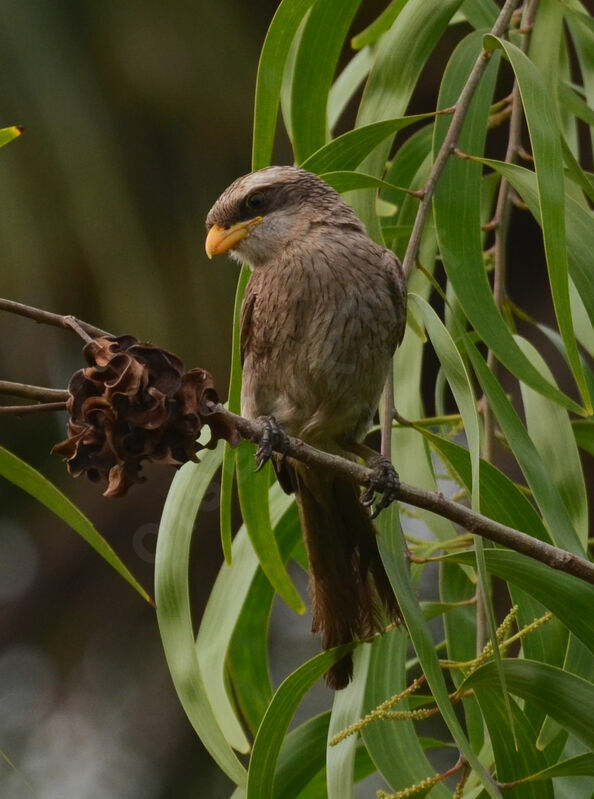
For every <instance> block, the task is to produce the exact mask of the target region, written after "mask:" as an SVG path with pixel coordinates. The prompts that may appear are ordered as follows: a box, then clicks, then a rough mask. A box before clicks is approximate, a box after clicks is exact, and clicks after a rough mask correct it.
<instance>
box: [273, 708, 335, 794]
mask: <svg viewBox="0 0 594 799" xmlns="http://www.w3.org/2000/svg"><path fill="white" fill-rule="evenodd" d="M329 724H330V711H326V713H320V715H319V716H314V717H313V718H311V719H308V720H307V721H306V722H304V723H303V724H301V725H300V726H299V727H297V728H296V729H294V730H292V731H291V732H290V733H289V734H288V735H287V737H286V738H285V740H284V741H283V744H282V747H281V750H280V754H279V757H278V766H277V770H276V776H275V779H274V799H294V797H295V796H297V795H298V794H299V792H300V791H301V790H302V789H303V788H305V786H306V785H307V784H308V783H309V782H310V780H312V779H313V778H314V777H315V776H316V774H317V773H318V772H319V771H320V770H321V769H322V768H323V767H324V760H325V755H326V740H327V738H328V725H329Z"/></svg>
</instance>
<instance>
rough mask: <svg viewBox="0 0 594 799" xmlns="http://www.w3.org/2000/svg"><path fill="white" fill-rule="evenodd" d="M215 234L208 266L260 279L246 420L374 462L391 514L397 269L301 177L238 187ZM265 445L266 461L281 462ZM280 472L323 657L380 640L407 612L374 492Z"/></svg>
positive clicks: (331, 675) (287, 171) (255, 282)
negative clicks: (230, 266) (376, 420)
mask: <svg viewBox="0 0 594 799" xmlns="http://www.w3.org/2000/svg"><path fill="white" fill-rule="evenodd" d="M206 227H207V230H208V235H207V239H206V252H207V254H208V256H209V257H212V256H213V255H216V254H219V253H223V252H226V251H229V252H230V254H231V255H232V256H233V257H234V258H235V259H236V260H238V261H241V262H245V263H247V264H249V266H250V267H251V268H252V275H251V278H250V282H249V284H248V287H247V290H246V293H245V297H244V300H243V306H242V312H241V356H242V362H243V386H242V394H241V412H242V415H243V416H245V417H247V418H251V419H255V418H257V417H261V416H265V417H267V418H268V419H269V425H270V429H269V432H270V434H271V436H272V438H274V437H275V436H276V437H278V436H279V435H281V436H282V431H285V433H286V434H289V435H292V436H297V437H299V438H301V439H302V440H304V441H306V442H307V443H308V444H311V445H312V446H315V447H318V448H319V449H323V450H326V451H327V452H332V453H335V454H339V455H342V456H344V457H347V458H351V459H355V458H357V457H363V458H364V459H365V460H366V462H367V463H368V465H370V466H374V467H375V468H376V469H377V470H378V471H377V473H378V485H382V486H383V489H385V488H386V485H387V493H386V494H384V498H383V500H382V501H380V506H382V505H385V504H387V502H388V500H389V499H390V498H391V497H390V487H394V485H396V484H397V479H398V477H397V475H396V473H395V472H394V470H393V467H392V466H391V464H389V462H388V461H386V460H382V459H381V458H380V456H378V455H377V453H375V452H374V451H373V450H370V449H369V448H367V447H365V446H364V445H363V443H362V442H363V439H364V437H365V435H366V433H367V431H368V430H369V427H370V425H371V423H372V420H373V417H374V414H375V412H376V410H377V406H378V401H379V397H380V394H381V391H382V388H383V385H384V382H385V380H386V376H387V373H388V369H389V364H390V359H391V358H392V355H393V353H394V350H395V349H396V347H397V345H398V344H399V343H400V341H401V339H402V336H403V333H404V326H405V319H406V285H405V279H404V276H403V274H402V269H401V266H400V263H399V261H398V259H397V258H396V257H395V256H394V254H393V253H392V252H390V251H389V250H387V249H385V248H384V247H380V246H379V245H378V244H376V243H375V242H373V241H372V240H371V239H370V238H369V236H368V235H367V233H366V231H365V228H364V226H363V225H362V224H361V222H360V221H359V219H358V218H357V217H356V216H355V214H354V213H353V211H352V210H351V209H350V208H349V206H348V205H346V203H344V202H343V200H342V199H341V197H340V196H339V194H338V193H337V192H336V191H334V189H332V188H331V187H330V186H328V185H327V184H326V183H325V182H324V181H323V180H321V179H320V178H318V177H317V176H316V175H313V174H311V173H309V172H306V171H305V170H303V169H297V168H295V167H290V166H272V167H268V168H266V169H261V170H259V171H257V172H252V173H251V174H248V175H245V176H243V177H241V178H238V179H237V180H236V181H235V182H234V183H232V184H231V185H230V186H229V187H228V188H227V189H226V190H225V191H224V192H223V194H222V195H221V196H220V197H219V199H218V200H217V201H216V203H215V204H214V206H213V207H212V209H211V210H210V212H209V214H208V217H207V220H206ZM277 424H278V427H277ZM279 428H280V430H279ZM268 439H270V436H267V441H265V442H264V445H261V447H260V450H259V453H258V458H259V459H260V461H263V460H264V459H265V458H266V457H267V456H269V455H270V449H269V447H267V446H266V444H270V441H269V440H268ZM273 464H274V466H275V469H276V472H277V476H278V479H279V481H280V483H281V485H282V487H283V488H284V489H285V490H286V491H287V492H292V491H294V492H295V494H296V499H297V504H298V508H299V514H300V518H301V524H302V528H303V534H304V538H305V543H306V546H307V552H308V556H309V562H310V573H311V579H310V594H311V600H312V606H313V626H312V630H313V631H314V632H315V631H321V633H322V644H323V647H324V648H325V649H328V648H330V647H333V646H336V645H338V644H344V643H347V642H349V641H351V640H353V639H354V638H364V637H367V636H369V635H371V634H373V633H374V632H377V631H380V630H382V629H383V628H384V625H385V616H386V613H387V614H388V616H389V617H391V618H393V619H395V618H397V616H398V606H397V603H396V599H395V597H394V593H393V591H392V588H391V586H390V583H389V581H388V577H387V575H386V573H385V570H384V567H383V564H382V561H381V559H380V555H379V551H378V547H377V541H376V534H375V529H374V527H373V523H372V521H371V517H370V512H369V509H368V507H366V506H369V505H370V504H371V502H372V500H373V489H372V490H371V491H370V490H367V491H366V492H365V495H364V496H363V497H361V495H360V489H359V487H358V486H357V485H355V484H354V483H353V482H351V481H349V480H348V479H346V478H344V477H338V476H336V475H333V474H329V473H328V472H327V471H325V470H322V469H318V468H313V467H308V466H305V465H304V464H302V463H299V462H297V461H294V460H291V461H289V460H288V459H285V458H283V457H282V456H278V454H276V453H275V454H274V455H273ZM383 489H382V490H383ZM362 499H363V501H364V502H365V505H364V504H363V503H362V501H361V500H362ZM351 676H352V658H351V657H350V655H349V656H348V657H346V658H344V659H343V660H342V661H340V662H339V663H337V664H336V665H335V666H333V668H332V669H331V670H330V671H329V672H328V674H327V675H326V681H327V683H328V685H329V686H330V687H332V688H343V687H344V686H346V685H347V684H348V682H349V680H350V678H351Z"/></svg>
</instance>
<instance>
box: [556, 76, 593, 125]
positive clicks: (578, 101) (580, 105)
mask: <svg viewBox="0 0 594 799" xmlns="http://www.w3.org/2000/svg"><path fill="white" fill-rule="evenodd" d="M558 91H559V100H560V101H561V103H562V104H563V105H564V106H565V107H566V108H567V110H568V111H571V113H572V114H573V115H574V116H576V117H577V118H578V119H581V120H582V121H583V122H585V123H586V124H587V125H590V126H594V110H593V109H592V108H590V106H589V105H588V103H586V102H585V101H584V100H583V99H582V98H581V97H580V95H579V94H578V93H577V92H575V91H574V90H573V89H572V87H571V86H569V85H568V84H567V83H565V81H559V86H558Z"/></svg>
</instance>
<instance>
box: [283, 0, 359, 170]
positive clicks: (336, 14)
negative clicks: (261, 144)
mask: <svg viewBox="0 0 594 799" xmlns="http://www.w3.org/2000/svg"><path fill="white" fill-rule="evenodd" d="M360 4H361V0H324V2H323V3H314V5H313V8H312V9H311V13H310V14H309V17H308V19H307V22H306V24H305V28H304V30H303V34H302V36H301V41H300V44H299V51H298V53H297V60H296V63H295V70H294V74H293V88H292V99H291V134H292V135H291V139H292V141H293V150H294V153H295V160H296V161H297V163H300V162H301V161H303V160H304V159H305V158H307V156H309V155H311V154H312V153H313V152H315V151H316V150H318V149H319V148H320V147H323V145H324V144H326V141H327V139H328V124H327V116H326V105H327V101H328V92H329V90H330V86H331V84H332V78H333V76H334V71H335V69H336V64H337V62H338V57H339V55H340V51H341V49H342V45H343V43H344V40H345V37H346V35H347V32H348V29H349V28H350V25H351V22H352V20H353V17H354V16H355V13H356V11H357V9H358V8H359V6H360Z"/></svg>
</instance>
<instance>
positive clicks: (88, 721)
mask: <svg viewBox="0 0 594 799" xmlns="http://www.w3.org/2000/svg"><path fill="white" fill-rule="evenodd" d="M276 5H277V3H276V0H260V2H258V3H247V2H245V1H244V0H218V2H217V3H208V2H190V0H169V2H168V3H161V2H155V0H153V2H140V1H139V0H103V2H101V3H98V2H93V0H76V2H75V1H74V0H62V2H57V3H47V2H45V3H44V2H39V0H38V1H37V2H35V0H4V3H3V4H2V15H1V17H0V48H1V52H2V54H3V58H2V66H1V70H0V97H1V103H0V112H1V117H0V127H4V126H8V125H12V124H19V125H23V126H24V128H25V132H24V134H23V136H22V137H21V138H20V139H19V140H17V141H16V142H14V143H11V144H10V145H9V146H7V147H6V148H5V149H2V151H1V152H0V187H1V189H0V190H1V192H2V194H1V197H2V202H1V206H0V208H1V212H0V257H1V261H0V296H2V297H7V298H10V299H13V300H17V301H20V302H24V303H27V304H30V305H36V306H39V307H42V308H45V309H47V310H52V311H55V312H59V313H71V314H74V315H75V316H77V317H79V318H82V319H84V320H86V321H89V322H92V323H94V324H96V325H98V326H99V327H102V328H104V329H107V330H109V331H111V332H114V333H118V334H120V333H132V334H134V335H136V336H137V337H138V338H140V339H142V340H150V341H153V342H155V343H157V344H159V345H160V346H161V347H164V348H165V349H169V350H171V351H173V352H175V353H177V354H178V355H179V356H180V357H181V358H182V359H183V360H184V362H185V363H186V366H187V367H188V368H189V367H192V366H202V367H204V368H207V369H209V371H211V372H212V374H213V376H214V378H215V381H216V384H217V386H218V387H219V388H220V393H221V394H222V396H223V397H224V396H225V393H226V388H225V387H226V385H227V380H228V372H229V353H230V335H231V324H232V306H233V296H234V289H235V281H236V278H237V267H236V266H235V265H233V264H232V263H231V262H229V261H227V260H225V259H219V260H215V261H213V262H209V261H208V260H207V259H206V256H205V254H204V218H205V216H206V213H207V211H208V209H209V207H210V205H211V204H212V202H213V201H214V200H215V199H216V197H217V196H218V195H219V193H220V192H221V191H222V189H223V188H225V186H227V185H228V183H230V182H231V181H232V180H233V179H234V178H235V177H237V176H238V175H239V174H242V173H244V172H247V171H249V168H250V154H251V126H252V103H253V92H254V85H255V77H256V68H257V59H258V54H259V50H260V47H261V44H262V41H263V38H264V34H265V31H266V28H267V26H268V24H269V21H270V19H271V18H272V15H273V13H274V10H275V8H276ZM383 5H384V4H383V3H381V2H377V1H376V2H367V3H364V4H363V9H362V12H361V13H360V14H359V16H358V17H357V19H356V21H355V24H354V28H353V30H354V32H356V31H358V30H360V29H362V28H363V27H364V26H365V25H366V24H367V23H368V22H369V21H370V20H371V19H372V18H373V17H374V16H375V15H376V13H377V12H378V11H379V10H381V8H382V7H383ZM465 31H466V29H465V28H463V27H461V26H457V28H456V29H455V30H454V31H453V32H452V34H451V36H452V37H456V38H457V37H459V36H460V35H461V34H462V33H464V32H465ZM449 49H450V46H449V45H446V46H444V49H443V53H442V54H441V55H443V54H444V53H446V52H447V51H448V50H449ZM442 69H443V60H441V61H440V54H438V55H437V56H436V57H435V58H434V59H433V60H432V62H431V63H430V64H429V65H428V68H427V69H426V71H425V76H424V80H423V86H422V91H421V94H420V95H419V96H416V97H415V100H414V103H413V106H412V110H413V111H416V110H422V111H426V110H430V109H431V108H432V107H434V104H435V99H434V98H435V96H436V91H437V87H438V85H439V80H440V78H441V74H442ZM280 141H281V143H280V145H279V149H278V151H277V160H278V161H279V162H281V163H283V162H284V163H287V162H290V160H291V154H290V150H289V149H288V146H287V144H286V141H285V140H284V139H283V138H281V140H280ZM513 252H514V259H515V260H514V261H513V262H512V268H511V273H510V274H511V279H512V284H513V291H514V292H515V295H514V296H515V299H516V300H517V301H518V302H519V303H520V304H522V303H524V302H525V301H526V299H527V298H528V297H530V298H531V302H532V310H534V309H535V308H537V309H539V310H540V311H542V313H541V317H543V316H544V318H546V317H547V316H548V315H549V307H550V303H549V300H548V298H547V297H541V296H539V295H538V294H537V293H535V282H536V278H535V275H537V274H538V271H539V269H541V268H542V261H541V253H540V248H539V244H538V235H537V232H536V230H535V227H534V225H533V224H532V223H531V222H530V221H529V220H528V219H527V217H524V226H523V230H522V235H521V237H519V239H518V240H517V241H516V243H515V244H514V245H513ZM538 282H539V283H540V286H544V281H542V280H540V281H538ZM80 346H81V343H80V342H79V340H78V339H77V338H76V336H75V335H74V334H70V333H67V332H64V331H61V330H58V329H54V328H49V327H42V326H38V325H36V324H35V323H34V322H31V321H28V320H25V319H21V318H18V317H15V316H11V315H8V314H5V313H1V314H0V377H2V378H3V379H8V380H15V381H22V382H27V383H34V384H39V385H47V386H53V387H56V388H62V387H64V386H65V385H66V384H67V381H68V378H69V376H70V374H71V373H72V372H73V371H75V370H76V369H78V368H79V367H80V365H81V359H80ZM430 384H431V377H430V376H429V379H428V386H429V388H430V387H431V386H430ZM431 394H432V391H429V395H431ZM64 429H65V418H64V416H63V415H61V414H57V415H55V416H53V417H49V416H43V417H25V418H22V419H17V418H6V417H2V418H0V443H1V444H2V445H3V446H5V447H7V448H9V449H11V450H12V451H14V452H16V453H17V454H19V455H20V456H21V457H23V458H24V459H25V460H27V461H28V462H29V463H31V464H33V465H34V466H35V467H37V468H38V469H39V470H40V471H42V472H43V473H44V474H45V475H47V476H48V477H49V478H50V479H51V480H53V481H54V482H55V483H56V484H57V485H59V486H60V487H61V488H62V489H63V490H64V491H65V492H66V493H67V494H68V496H70V497H71V498H72V499H73V501H74V502H75V503H76V504H78V505H79V506H80V507H81V508H82V509H83V510H84V512H85V513H87V515H88V516H90V518H91V519H92V520H93V521H94V523H95V524H96V526H97V527H98V528H99V529H100V531H101V532H102V533H103V534H104V535H105V536H106V537H107V538H108V540H109V541H110V542H111V543H112V544H113V546H114V547H115V548H116V550H117V551H118V553H119V554H120V555H121V557H122V558H123V559H124V560H125V562H126V564H127V565H128V566H129V567H130V569H131V570H132V571H133V573H134V574H135V575H136V576H137V577H138V578H139V579H140V580H141V581H142V583H143V584H144V585H145V586H146V588H147V589H148V590H149V592H151V593H152V553H153V551H154V542H155V533H156V529H157V524H158V521H159V517H160V513H161V508H162V505H163V501H164V498H165V496H166V493H167V489H168V485H169V482H170V480H171V476H172V472H170V471H169V470H167V469H164V468H163V467H161V468H155V467H152V468H147V469H146V474H147V476H148V478H149V480H148V482H147V483H145V484H142V485H139V486H136V487H135V488H134V489H133V490H132V491H131V493H130V494H129V495H128V496H127V497H125V498H122V499H117V500H113V499H111V500H108V499H104V498H102V497H101V493H100V490H99V489H98V487H97V486H95V485H92V484H90V483H88V482H86V481H84V480H78V481H75V480H72V479H71V478H69V477H68V476H67V475H66V473H65V470H64V468H63V465H62V463H61V462H60V461H59V459H58V458H56V457H55V456H50V455H49V450H50V449H51V447H52V446H53V444H54V443H56V442H57V441H59V440H60V439H61V438H63V437H64ZM216 511H217V509H216V508H212V509H211V510H210V511H206V512H204V513H202V514H201V516H200V517H199V525H198V542H197V545H196V552H195V553H194V567H193V575H194V577H195V580H194V585H193V591H194V599H195V604H196V614H197V617H198V616H199V614H200V610H201V608H202V607H203V606H204V603H205V601H206V599H207V597H208V593H209V590H210V586H211V584H212V581H213V580H214V576H215V575H216V571H217V569H218V566H219V563H220V560H221V553H220V545H219V542H218V528H217V521H218V514H217V512H216ZM0 610H1V616H0V750H1V751H2V752H3V753H4V754H5V755H6V757H7V758H9V759H10V761H12V764H13V765H11V764H9V763H8V762H6V761H5V760H2V759H0V796H2V797H10V799H20V798H21V797H30V796H34V795H35V794H34V793H32V792H31V790H30V789H29V787H28V786H27V780H28V781H30V783H31V784H32V786H33V788H34V790H35V792H36V795H38V796H39V797H40V798H42V799H53V797H56V798H57V797H60V799H64V798H65V799H75V798H76V799H94V797H100V799H112V797H113V799H137V797H138V798H139V797H142V798H143V799H171V797H176V799H177V798H179V799H184V798H185V797H188V799H189V797H193V799H196V797H200V798H202V797H209V798H210V797H214V798H215V799H216V797H219V796H228V795H229V793H230V790H229V787H230V786H229V783H228V782H227V781H226V780H225V778H224V777H221V776H220V775H219V774H218V771H217V769H216V768H215V767H213V766H212V763H211V761H210V758H209V757H208V755H206V754H205V753H204V751H203V750H202V748H201V745H200V743H199V741H198V740H197V738H196V737H195V735H194V733H193V731H192V729H191V727H190V725H189V723H188V722H187V721H186V719H185V717H184V715H183V712H182V710H181V709H180V707H179V705H178V702H177V699H176V696H175V694H174V691H173V688H172V686H171V682H170V679H169V675H168V672H167V669H166V665H165V662H164V657H163V654H162V651H161V647H160V641H159V637H158V632H157V627H156V621H155V616H154V612H153V610H152V609H151V608H150V607H148V606H147V605H146V604H144V603H143V602H142V600H141V599H140V598H139V597H138V596H137V595H136V594H135V593H134V592H133V591H132V590H131V589H130V588H129V587H128V586H127V585H126V584H125V583H124V582H123V581H122V580H121V579H120V578H119V577H118V576H117V575H116V574H115V573H114V572H113V571H112V570H111V569H110V568H109V567H108V566H106V565H105V564H104V563H103V562H102V561H101V560H100V559H99V557H98V556H97V555H96V554H95V553H94V552H93V551H91V550H90V549H89V548H88V547H87V546H86V545H85V544H84V542H82V541H81V540H80V539H79V538H78V537H77V536H76V534H75V533H74V532H72V531H71V530H70V529H68V528H66V526H65V525H64V524H62V523H61V522H59V521H58V520H57V519H55V518H54V517H53V516H52V515H51V514H50V513H49V512H47V511H46V510H45V509H44V508H42V507H41V506H39V505H38V504H37V503H36V502H35V501H34V500H33V499H31V498H30V497H28V496H27V495H24V494H23V493H22V492H20V491H19V490H18V489H16V488H13V487H12V486H11V485H10V484H9V483H7V482H5V481H1V482H0ZM277 617H278V619H279V620H278V621H277V623H276V626H275V627H273V636H278V630H279V628H281V627H286V626H287V625H291V624H292V625H293V626H295V625H296V626H295V629H296V632H295V634H294V635H293V633H292V632H291V633H290V634H289V638H290V640H291V641H293V642H294V646H295V648H296V649H297V652H296V654H295V657H296V662H295V664H294V665H296V664H297V663H298V662H301V661H302V660H303V659H305V657H306V656H307V655H308V654H310V653H313V652H315V651H317V648H318V643H317V642H316V641H310V640H309V639H308V638H307V637H306V638H305V640H306V641H307V642H308V643H307V644H304V643H303V637H300V636H301V634H302V633H305V632H306V630H307V626H308V620H307V619H303V620H299V623H298V624H297V623H296V621H295V616H294V614H290V613H289V612H288V611H284V610H283V609H280V610H277ZM275 631H276V632H275ZM291 636H293V637H292V638H291ZM287 646H288V644H287V639H286V638H285V639H284V644H283V648H284V649H286V648H287ZM306 646H307V650H306V649H305V647H306ZM274 669H275V674H274V676H275V678H277V679H279V678H280V677H282V676H283V674H284V673H286V672H285V671H283V669H282V668H281V667H279V666H278V665H275V666H274ZM276 672H278V673H276ZM319 697H320V700H319V701H320V702H326V703H327V702H328V697H327V696H326V695H325V694H323V693H320V694H319Z"/></svg>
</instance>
